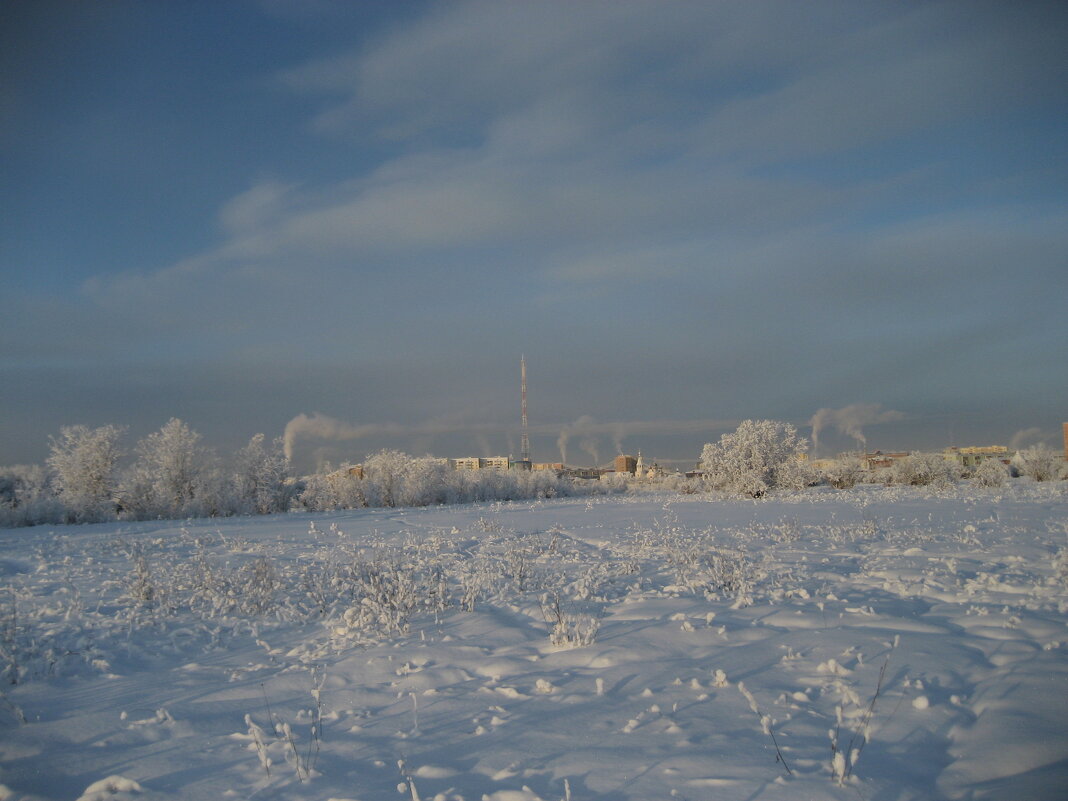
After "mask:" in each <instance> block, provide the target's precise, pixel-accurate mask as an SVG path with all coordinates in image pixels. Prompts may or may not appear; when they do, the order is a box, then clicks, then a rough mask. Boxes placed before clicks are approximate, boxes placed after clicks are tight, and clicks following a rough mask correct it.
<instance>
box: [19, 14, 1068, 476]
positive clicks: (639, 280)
mask: <svg viewBox="0 0 1068 801" xmlns="http://www.w3.org/2000/svg"><path fill="white" fill-rule="evenodd" d="M4 15H5V20H4V23H3V24H2V25H0V170H2V172H0V176H2V179H0V270H2V279H3V288H4V290H3V292H2V293H0V342H2V344H3V348H2V351H0V412H2V413H0V464H14V463H34V462H41V461H43V460H44V458H45V457H46V455H47V451H48V437H49V436H50V435H54V434H56V433H58V430H59V428H60V426H63V425H70V424H75V423H83V424H86V425H91V426H96V425H103V424H107V423H116V424H121V425H127V426H129V429H130V431H129V437H130V441H131V443H132V441H134V440H136V439H137V438H140V437H142V436H144V435H145V434H148V433H149V432H151V431H153V430H156V429H158V428H159V427H160V426H161V425H162V424H163V423H165V422H166V421H167V419H169V418H170V417H174V416H176V417H180V418H181V419H183V420H185V421H186V422H187V423H188V424H189V425H190V426H191V427H193V428H194V429H196V430H198V431H200V432H201V433H202V434H203V435H204V438H205V440H206V441H207V442H208V443H209V444H211V445H214V446H215V447H216V448H217V449H219V450H220V451H221V452H227V451H231V450H233V449H236V448H237V447H240V446H241V445H242V444H244V443H245V442H247V441H248V439H249V437H251V436H252V435H253V434H255V433H257V432H264V433H265V434H267V435H268V436H270V437H274V436H282V435H283V434H285V433H287V429H288V442H289V444H290V446H291V449H292V453H293V456H294V460H295V462H296V464H297V466H298V468H300V469H310V468H311V467H313V466H315V465H316V464H317V463H321V462H322V461H323V460H330V461H332V462H335V463H336V462H339V461H345V460H351V461H359V460H360V459H362V458H363V456H365V455H366V454H367V453H369V452H371V451H373V450H375V449H377V448H381V447H394V448H398V449H401V450H406V451H409V452H411V453H416V454H422V453H426V452H432V453H434V454H436V455H439V456H465V455H497V454H507V453H509V452H511V453H514V454H518V450H519V358H520V355H521V354H525V356H526V359H527V368H528V377H529V390H528V396H529V416H530V422H531V446H532V451H533V456H534V458H535V459H536V460H539V461H551V460H557V459H559V458H560V457H561V451H564V452H565V453H566V457H567V461H569V462H571V463H575V464H590V463H594V462H595V461H596V462H602V463H603V462H606V461H608V460H609V459H610V458H611V457H612V456H614V454H615V453H616V452H617V451H618V450H619V449H620V448H622V449H624V450H626V451H628V452H636V451H638V450H639V449H640V450H642V451H643V453H644V454H645V455H646V456H647V457H651V458H656V459H660V460H663V461H667V460H679V464H680V465H681V464H682V463H685V462H687V461H689V462H692V461H694V460H696V459H697V457H698V455H699V453H700V450H701V446H702V445H703V443H704V442H707V441H710V440H715V439H717V438H718V437H719V435H720V434H721V433H723V432H724V431H726V430H728V429H729V428H733V426H734V425H735V424H736V423H737V421H739V420H741V419H744V418H747V417H754V418H775V419H781V420H787V421H790V422H793V423H794V424H796V425H797V426H798V427H799V428H800V429H801V430H802V432H803V433H804V434H805V435H806V436H808V435H811V433H812V424H813V423H814V422H815V423H816V424H817V428H818V430H817V434H818V439H819V449H820V455H829V454H832V453H834V452H836V451H837V450H841V449H843V448H847V447H852V446H853V445H854V444H855V443H857V442H860V441H861V440H860V438H861V437H863V438H865V440H866V442H867V444H868V445H869V446H870V447H872V448H882V449H883V450H890V449H916V448H930V449H934V448H942V447H944V446H946V445H949V444H957V445H973V444H1006V445H1009V444H1031V443H1033V442H1038V441H1042V440H1045V441H1046V442H1048V443H1049V444H1050V445H1059V439H1060V423H1061V422H1062V421H1063V420H1068V369H1066V367H1068V358H1066V356H1068V321H1066V316H1065V308H1066V304H1068V123H1066V121H1068V55H1066V52H1068V49H1066V48H1065V46H1064V43H1065V42H1066V41H1068V7H1066V6H1065V5H1064V4H1063V3H1054V2H1050V3H1039V2H1036V3H1026V4H1009V3H1003V2H962V3H945V2H934V3H920V2H911V3H897V2H895V3H891V2H886V3H863V4H861V3H855V2H851V1H850V2H840V3H835V2H817V3H787V2H771V3H765V2H759V0H758V1H757V2H744V3H715V2H702V3H697V2H694V3H667V4H665V3H659V2H657V3H653V2H627V0H622V1H614V2H581V3H562V2H560V3H552V2H544V3H538V2H523V3H519V2H454V3H416V2H413V3H390V2H379V3H373V2H368V3H342V2H338V3H333V2H327V1H326V0H312V1H311V2H305V1H303V0H302V1H301V2H298V1H297V0H292V1H290V0H264V1H263V2H245V3H242V2H233V3H225V4H224V3H214V2H183V3H139V2H106V1H105V2H94V3H77V2H69V3H52V2H33V3H21V4H10V5H9V7H8V8H6V9H5V12H4ZM820 410H823V411H822V412H821V411H820Z"/></svg>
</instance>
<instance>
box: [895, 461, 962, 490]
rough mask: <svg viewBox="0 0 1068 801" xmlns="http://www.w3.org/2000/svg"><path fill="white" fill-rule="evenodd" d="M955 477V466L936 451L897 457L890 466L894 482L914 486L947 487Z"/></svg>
mask: <svg viewBox="0 0 1068 801" xmlns="http://www.w3.org/2000/svg"><path fill="white" fill-rule="evenodd" d="M955 478H956V467H955V465H953V464H951V463H950V462H948V461H946V460H945V459H944V458H942V456H940V455H939V454H937V453H913V454H909V455H908V456H906V457H904V458H903V459H898V460H897V461H896V462H894V464H893V466H892V467H891V468H890V480H891V481H892V482H893V483H895V484H908V485H911V486H914V487H926V486H934V487H948V486H949V485H950V484H952V483H953V481H954V479H955Z"/></svg>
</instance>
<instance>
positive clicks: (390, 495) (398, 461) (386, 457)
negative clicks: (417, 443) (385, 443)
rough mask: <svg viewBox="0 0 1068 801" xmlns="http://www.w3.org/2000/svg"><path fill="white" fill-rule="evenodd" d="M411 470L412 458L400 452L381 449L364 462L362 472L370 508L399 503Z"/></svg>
mask: <svg viewBox="0 0 1068 801" xmlns="http://www.w3.org/2000/svg"><path fill="white" fill-rule="evenodd" d="M411 469H412V457H411V456H409V455H408V454H406V453H401V452H400V451H394V450H389V449H383V450H380V451H378V452H377V453H373V454H371V455H370V456H368V457H367V459H366V460H364V463H363V471H364V475H365V476H366V481H367V483H368V485H369V486H368V490H369V492H368V497H369V499H371V498H372V496H373V500H372V501H371V505H372V506H396V505H397V504H399V503H400V502H401V490H402V488H403V486H404V480H405V477H406V476H407V474H408V473H409V471H410V470H411Z"/></svg>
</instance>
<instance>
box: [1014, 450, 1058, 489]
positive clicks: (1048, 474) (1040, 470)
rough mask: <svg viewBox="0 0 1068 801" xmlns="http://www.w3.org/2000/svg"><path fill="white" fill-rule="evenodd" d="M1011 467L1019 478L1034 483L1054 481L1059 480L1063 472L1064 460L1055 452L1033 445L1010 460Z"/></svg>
mask: <svg viewBox="0 0 1068 801" xmlns="http://www.w3.org/2000/svg"><path fill="white" fill-rule="evenodd" d="M1012 466H1013V467H1015V468H1016V469H1017V470H1018V471H1019V473H1020V475H1021V476H1027V477H1028V478H1032V479H1034V480H1035V481H1055V480H1056V479H1058V478H1060V477H1061V476H1062V474H1063V471H1064V460H1063V459H1062V458H1061V455H1060V454H1059V453H1057V452H1056V451H1051V450H1050V449H1049V448H1044V447H1042V446H1041V445H1034V446H1032V447H1030V448H1025V449H1024V450H1022V451H1018V452H1017V454H1016V455H1015V456H1014V457H1013V458H1012Z"/></svg>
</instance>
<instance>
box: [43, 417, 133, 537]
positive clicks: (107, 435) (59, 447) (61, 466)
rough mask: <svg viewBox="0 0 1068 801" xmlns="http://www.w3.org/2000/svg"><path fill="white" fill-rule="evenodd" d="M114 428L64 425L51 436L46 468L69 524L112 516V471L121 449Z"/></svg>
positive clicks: (114, 481)
mask: <svg viewBox="0 0 1068 801" xmlns="http://www.w3.org/2000/svg"><path fill="white" fill-rule="evenodd" d="M122 434H123V429H122V428H120V427H118V426H101V427H99V428H89V427H88V426H82V425H78V426H64V427H63V428H61V429H60V430H59V437H52V439H51V452H50V454H49V457H48V466H49V467H50V468H51V469H52V472H53V475H54V482H55V487H56V490H57V492H58V494H59V499H60V501H61V502H62V504H63V507H64V510H65V513H66V519H67V520H68V521H69V522H87V521H94V520H103V519H106V518H108V517H111V516H113V515H114V514H115V509H116V507H115V488H116V472H117V469H118V463H119V459H120V458H121V457H122V450H121V448H120V447H119V440H120V438H121V437H122Z"/></svg>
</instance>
